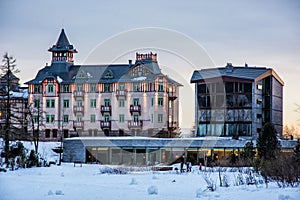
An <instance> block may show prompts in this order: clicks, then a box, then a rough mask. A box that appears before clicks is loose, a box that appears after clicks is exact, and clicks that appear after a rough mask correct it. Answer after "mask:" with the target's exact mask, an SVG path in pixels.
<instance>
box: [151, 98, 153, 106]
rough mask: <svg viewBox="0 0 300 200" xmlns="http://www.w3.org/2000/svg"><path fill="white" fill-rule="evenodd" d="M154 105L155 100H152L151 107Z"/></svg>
mask: <svg viewBox="0 0 300 200" xmlns="http://www.w3.org/2000/svg"><path fill="white" fill-rule="evenodd" d="M153 105H154V98H151V106H153Z"/></svg>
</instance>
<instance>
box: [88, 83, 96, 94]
mask: <svg viewBox="0 0 300 200" xmlns="http://www.w3.org/2000/svg"><path fill="white" fill-rule="evenodd" d="M96 88H97V85H96V84H94V83H92V84H90V92H96Z"/></svg>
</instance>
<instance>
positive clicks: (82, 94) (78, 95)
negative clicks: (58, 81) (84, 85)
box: [73, 90, 84, 97]
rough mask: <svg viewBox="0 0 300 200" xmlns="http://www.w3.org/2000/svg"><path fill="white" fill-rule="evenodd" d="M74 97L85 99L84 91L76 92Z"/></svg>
mask: <svg viewBox="0 0 300 200" xmlns="http://www.w3.org/2000/svg"><path fill="white" fill-rule="evenodd" d="M73 94H74V97H83V96H84V91H77V90H75V91H74V93H73Z"/></svg>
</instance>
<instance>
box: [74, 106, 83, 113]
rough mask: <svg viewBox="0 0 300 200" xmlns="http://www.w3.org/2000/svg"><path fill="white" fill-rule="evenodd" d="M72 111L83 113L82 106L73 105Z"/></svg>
mask: <svg viewBox="0 0 300 200" xmlns="http://www.w3.org/2000/svg"><path fill="white" fill-rule="evenodd" d="M73 111H74V113H84V107H83V106H74V107H73Z"/></svg>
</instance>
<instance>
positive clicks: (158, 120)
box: [157, 114, 163, 123]
mask: <svg viewBox="0 0 300 200" xmlns="http://www.w3.org/2000/svg"><path fill="white" fill-rule="evenodd" d="M157 122H158V123H163V114H158V115H157Z"/></svg>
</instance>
